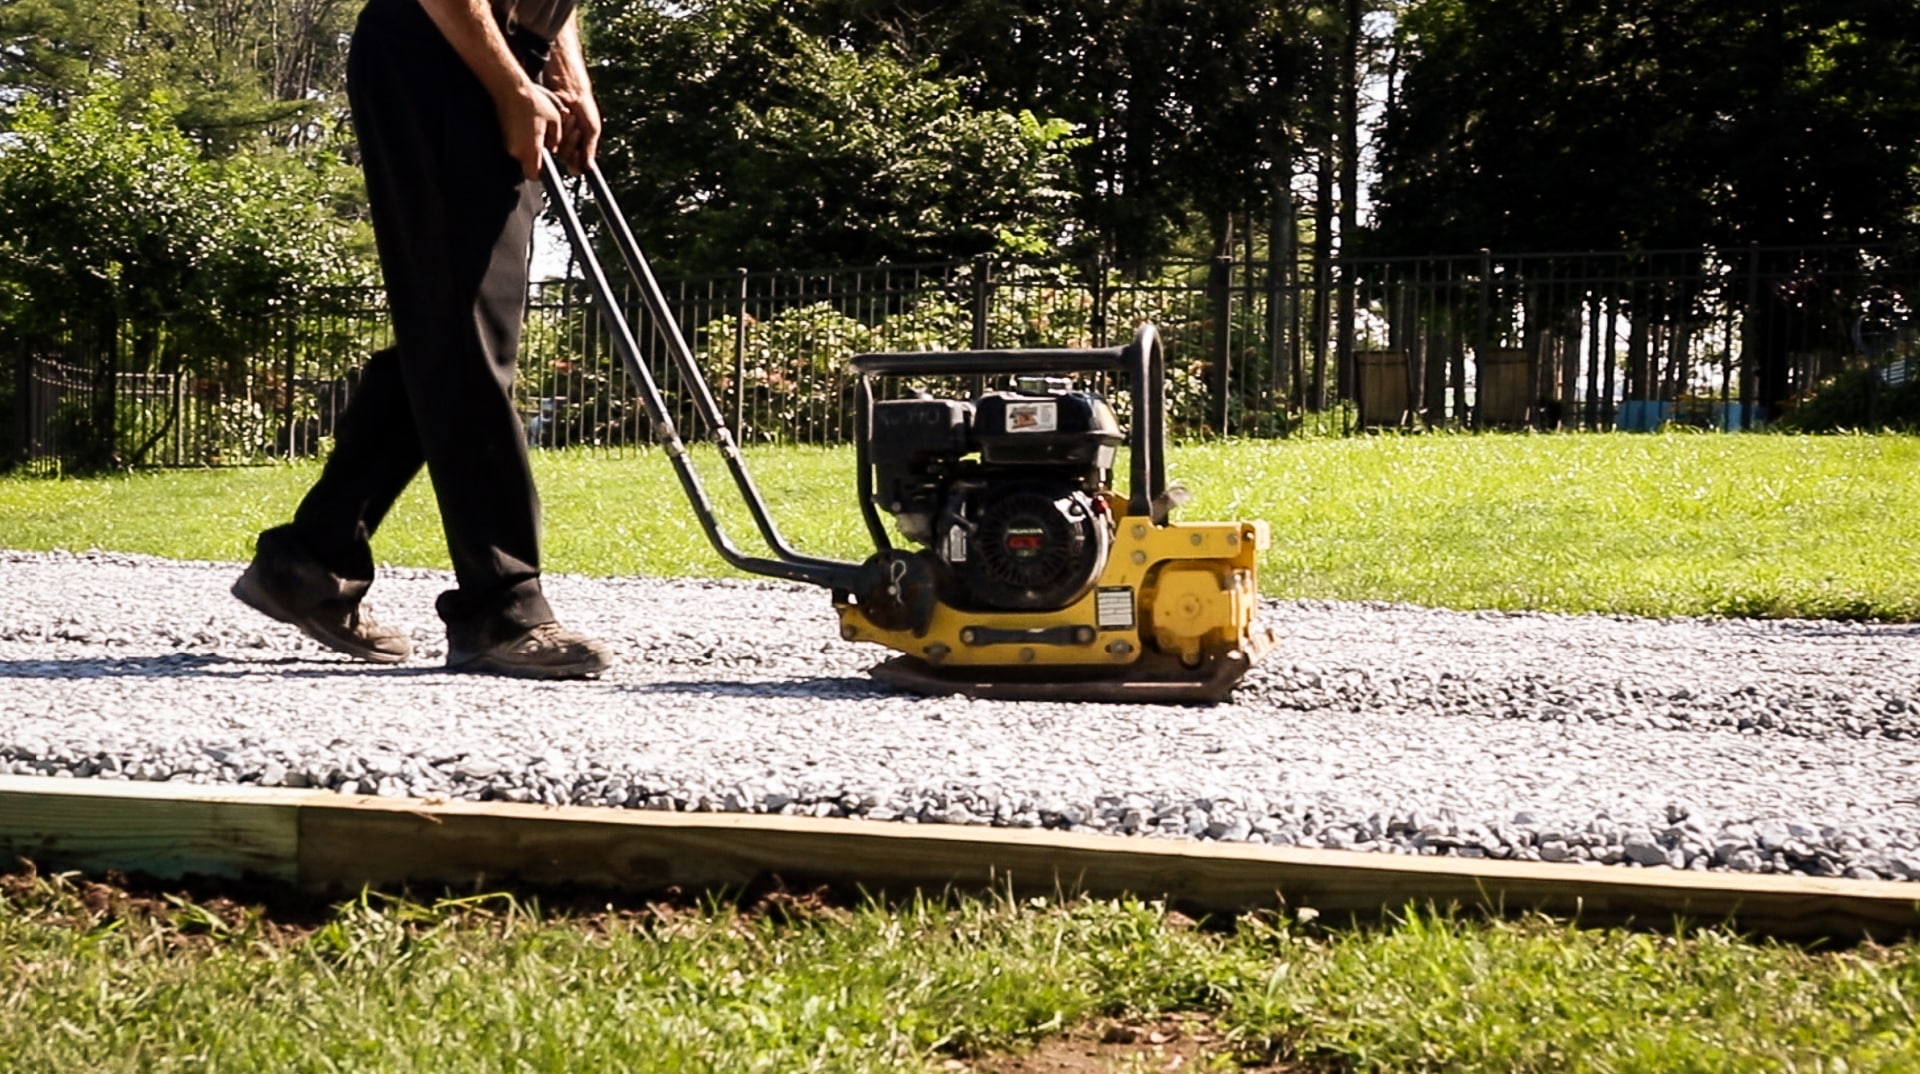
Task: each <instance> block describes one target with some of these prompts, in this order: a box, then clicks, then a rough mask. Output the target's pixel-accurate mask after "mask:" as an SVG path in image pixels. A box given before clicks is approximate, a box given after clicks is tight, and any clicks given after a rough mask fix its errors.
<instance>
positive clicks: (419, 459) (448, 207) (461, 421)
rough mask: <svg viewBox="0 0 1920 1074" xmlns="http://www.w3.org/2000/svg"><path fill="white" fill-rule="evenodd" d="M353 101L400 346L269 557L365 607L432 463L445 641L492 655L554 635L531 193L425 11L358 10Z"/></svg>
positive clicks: (394, 2) (376, 360)
mask: <svg viewBox="0 0 1920 1074" xmlns="http://www.w3.org/2000/svg"><path fill="white" fill-rule="evenodd" d="M542 59H544V57H543V56H542V57H539V58H535V57H533V56H532V55H526V56H523V62H525V63H527V65H528V67H529V69H530V70H536V69H537V64H538V63H539V62H540V60H542ZM347 90H348V97H349V100H350V102H351V104H352V107H353V124H354V131H355V133H356V134H357V136H358V139H359V144H360V154H361V162H362V165H363V167H364V168H365V171H366V178H367V198H368V201H369V202H370V204H371V206H372V210H373V230H374V237H375V240H376V243H377V245H378V247H379V251H380V268H381V272H382V274H383V275H384V277H385V279H386V289H387V301H388V305H389V308H390V311H391V313H392V316H393V332H394V340H395V343H396V345H395V346H394V347H392V348H389V349H387V350H383V351H380V352H379V353H377V354H375V355H374V356H373V357H372V359H371V360H370V361H369V362H368V363H367V365H366V369H365V371H364V372H363V373H362V374H361V377H360V382H359V384H358V385H357V387H356V389H355V392H354V395H353V397H352V401H351V402H350V403H349V405H348V408H347V412H346V414H345V415H344V416H343V417H342V424H341V426H340V427H339V429H338V430H337V432H336V440H335V447H334V450H333V454H332V455H331V456H329V458H328V460H327V464H326V467H325V469H324V470H323V471H322V473H321V476H320V479H319V481H318V482H316V483H315V485H314V487H313V488H312V490H311V491H309V492H308V493H307V496H306V498H305V499H304V500H303V501H302V502H301V504H300V507H299V509H298V510H297V511H296V512H295V513H294V519H293V522H292V524H291V525H290V526H283V527H280V528H279V529H278V530H270V531H268V532H267V533H266V534H263V535H262V538H261V553H262V554H263V555H267V554H272V553H273V552H274V551H275V550H276V549H287V548H289V546H291V548H292V549H293V550H294V554H299V553H300V552H304V553H305V554H307V555H310V556H311V557H313V558H314V559H316V560H317V561H318V562H319V564H320V565H321V566H323V567H325V568H326V569H327V570H328V571H330V572H331V573H332V574H333V575H334V576H335V580H336V582H338V583H339V589H338V592H337V594H335V595H334V597H333V599H340V598H346V599H358V598H359V596H360V595H362V594H364V593H365V591H366V588H367V586H368V585H370V584H371V583H372V581H373V556H372V552H371V550H370V548H369V546H368V541H369V539H370V538H371V537H372V535H373V532H374V531H375V530H376V529H378V528H379V526H380V521H381V519H383V518H384V517H386V514H387V511H388V509H389V508H391V507H392V506H393V502H394V499H395V498H396V497H398V496H399V495H400V492H401V490H403V489H404V488H406V486H407V484H408V482H410V481H411V480H412V479H413V477H414V475H415V474H417V473H418V472H419V470H420V467H421V465H422V464H425V466H426V468H427V474H428V476H429V478H430V479H431V480H432V482H433V491H434V496H435V498H436V499H437V500H438V502H439V507H440V518H441V522H442V525H443V526H444V527H445V529H446V536H447V547H448V550H449V552H450V553H451V555H452V559H453V568H454V575H455V577H456V579H457V582H458V588H457V589H454V590H451V591H449V592H446V593H443V594H442V595H441V597H440V600H439V602H438V610H439V613H440V617H441V618H442V619H443V620H445V622H446V624H447V635H448V639H449V642H450V643H451V644H452V645H453V646H454V647H456V648H467V649H477V648H487V647H491V646H492V645H494V644H497V643H499V642H501V641H506V640H510V639H512V638H514V637H517V636H519V635H520V634H522V633H525V631H526V630H527V629H529V628H530V627H534V626H538V625H539V624H541V623H546V622H551V621H552V620H553V615H552V613H551V611H550V610H549V609H548V607H547V602H546V599H545V597H543V596H542V595H541V591H540V500H539V496H538V494H537V493H536V492H535V491H534V486H533V474H532V471H531V469H530V468H529V465H528V461H527V441H526V431H525V429H524V428H523V426H522V425H521V421H520V415H519V413H518V412H517V411H516V410H515V409H514V406H513V395H512V387H513V376H514V362H515V358H516V355H517V352H518V349H519V345H520V328H521V322H522V319H523V317H524V316H525V312H526V308H525V307H526V291H527V273H528V268H527V254H528V246H529V243H530V242H531V239H532V233H533V217H534V212H535V209H536V206H537V204H538V187H537V184H535V183H530V182H527V181H526V180H525V178H524V177H523V175H522V173H521V171H520V165H519V163H518V162H516V161H515V160H514V159H513V158H512V157H511V156H509V155H508V153H507V151H506V148H505V145H504V144H503V142H502V139H501V133H500V124H499V120H498V119H497V117H496V113H495V111H494V106H493V100H492V98H491V97H489V96H488V95H487V92H486V90H485V89H484V88H483V87H482V86H481V84H480V81H479V80H478V79H477V78H476V77H474V75H473V74H472V72H471V71H469V70H468V69H467V67H466V65H465V64H464V63H463V62H461V60H460V58H459V55H458V54H457V53H455V52H454V51H453V48H452V46H450V45H448V44H447V42H446V39H445V38H443V37H442V36H441V34H440V32H439V30H438V28H436V27H435V26H434V25H433V23H432V21H431V20H430V19H429V18H428V17H427V14H426V12H425V11H423V10H422V9H421V7H420V5H419V4H418V3H416V2H415V0H371V2H370V3H368V5H367V7H366V9H365V10H364V11H362V12H361V15H360V22H359V25H358V27H357V28H356V29H355V31H354V35H353V44H352V49H351V52H350V53H349V55H348V60H347ZM316 596H319V595H316Z"/></svg>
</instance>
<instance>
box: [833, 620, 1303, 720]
mask: <svg viewBox="0 0 1920 1074" xmlns="http://www.w3.org/2000/svg"><path fill="white" fill-rule="evenodd" d="M1272 646H1273V634H1272V632H1271V631H1269V630H1265V629H1260V630H1256V631H1255V632H1254V633H1253V635H1252V636H1251V637H1247V638H1243V639H1242V641H1241V645H1240V647H1239V648H1237V649H1233V650H1230V651H1228V652H1225V653H1221V654H1219V655H1217V656H1214V657H1212V658H1211V659H1209V660H1207V661H1205V662H1203V663H1202V664H1201V665H1200V666H1199V667H1197V668H1188V667H1185V666H1184V665H1182V664H1181V663H1180V662H1179V661H1178V660H1174V659H1171V658H1166V657H1162V658H1159V659H1151V658H1142V659H1141V660H1140V661H1138V662H1137V663H1135V664H1133V665H1131V666H1130V667H1129V668H1127V669H1126V670H1125V671H1122V672H1121V673H1120V674H1118V675H1116V674H1114V672H1113V671H1112V669H1109V668H1088V669H1086V670H1085V671H1078V670H1076V669H1073V668H1065V667H1059V666H1053V667H1034V668H1020V667H1015V668H1005V667H935V666H933V665H931V664H929V663H927V662H926V661H924V660H921V659H919V658H918V657H912V656H896V657H894V658H893V659H891V660H888V661H886V662H885V663H882V664H878V665H876V666H874V667H873V668H872V669H871V670H869V671H868V674H869V675H871V676H873V678H874V680H875V681H877V682H880V683H884V684H885V685H888V686H891V687H894V688H895V689H899V690H905V691H907V692H909V693H915V694H928V695H951V694H958V695H961V696H964V697H978V698H986V699H990V700H995V701H1089V702H1104V703H1111V704H1135V705H1216V704H1219V703H1220V702H1222V701H1226V700H1227V699H1228V698H1229V697H1230V696H1231V695H1232V694H1233V688H1234V686H1235V685H1237V684H1238V683H1239V682H1240V679H1241V677H1242V676H1244V675H1246V673H1247V671H1248V669H1250V668H1252V667H1253V665H1254V663H1255V662H1256V661H1258V660H1259V659H1260V657H1261V656H1262V655H1264V654H1265V653H1266V651H1267V650H1268V649H1270V648H1272Z"/></svg>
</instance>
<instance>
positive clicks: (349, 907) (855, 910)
mask: <svg viewBox="0 0 1920 1074" xmlns="http://www.w3.org/2000/svg"><path fill="white" fill-rule="evenodd" d="M1220 924H1221V925H1222V926H1223V927H1220V928H1208V929H1198V928H1195V927H1194V926H1193V924H1192V923H1191V922H1188V921H1185V920H1184V919H1181V918H1179V917H1177V916H1174V915H1168V914H1167V913H1165V912H1164V910H1163V909H1162V908H1160V907H1159V906H1157V905H1154V904H1151V903H1143V902H1138V901H1132V900H1124V901H1115V902H1105V901H1089V900H1014V899H1011V898H988V899H975V898H955V899H925V898H921V899H914V900H909V901H906V902H902V903H897V904H891V905H888V904H880V903H874V902H869V903H864V904H861V905H857V906H853V907H850V908H840V907H835V906H831V905H821V904H815V903H807V902H803V903H798V904H786V905H785V906H784V908H780V909H775V910H773V911H770V912H760V913H745V912H742V911H740V910H738V909H736V908H734V907H733V906H732V905H730V904H726V903H713V904H709V905H707V906H705V907H701V908H691V909H688V908H683V909H677V910H670V911H664V912H640V913H624V914H595V915H593V916H591V917H582V916H579V914H578V912H574V913H570V914H553V913H543V912H541V911H540V910H539V909H538V908H537V906H533V905H529V904H525V903H520V902H516V901H514V900H513V899H511V898H508V897H505V896H485V897H473V898H467V899H459V900H452V901H445V902H432V903H426V904H421V903H414V902H406V901H396V900H391V899H384V898H378V897H368V898H362V899H357V900H354V901H351V902H349V903H346V904H344V905H342V906H341V907H339V908H337V909H336V910H335V911H334V912H333V913H332V914H331V915H328V916H326V917H324V918H323V919H322V920H320V921H318V922H317V923H316V924H315V925H314V926H313V927H312V928H311V929H310V930H309V931H306V932H304V933H300V934H295V935H288V934H285V933H278V932H276V931H275V930H273V929H271V928H269V927H268V925H267V923H266V921H265V919H263V918H262V917H261V916H260V915H259V914H258V912H256V911H252V910H249V909H247V908H245V907H234V906H227V905H222V906H219V907H214V908H209V907H207V906H203V905H200V904H197V903H194V902H192V901H190V900H186V899H174V900H173V901H172V902H171V903H170V904H163V905H162V906H160V908H159V910H158V911H156V910H154V909H153V908H152V907H151V906H149V907H146V908H129V907H126V906H116V905H114V903H113V901H112V899H111V898H109V899H106V900H103V899H102V898H101V897H100V891H99V889H95V890H94V891H93V892H92V896H91V898H87V897H83V893H82V891H81V889H79V888H77V887H76V886H75V885H74V884H72V883H71V882H69V881H66V880H64V879H59V878H54V879H39V880H33V881H22V880H18V879H16V880H14V881H12V882H10V883H9V884H8V885H7V887H6V888H5V889H4V890H3V891H0V1070H8V1071H12V1070H21V1071H27V1070H34V1071H39V1070H87V1071H109V1072H110V1071H154V1070H174V1069H191V1070H195V1071H262V1070H272V1071H334V1070H345V1069H351V1070H354V1071H357V1072H366V1074H380V1072H389V1071H391V1072H414V1071H419V1072H434V1074H460V1072H465V1071H474V1072H493V1071H502V1070H516V1071H530V1072H531V1071H556V1072H560V1071H565V1072H574V1071H581V1070H619V1071H631V1072H648V1071H712V1072H727V1074H731V1072H734V1071H768V1072H786V1071H822V1072H839V1071H849V1072H852V1071H901V1070H930V1071H938V1070H944V1069H952V1068H951V1067H949V1066H948V1063H949V1061H950V1059H951V1057H954V1056H966V1057H969V1058H972V1057H978V1056H979V1055H981V1054H982V1053H987V1052H994V1051H1000V1050H1009V1049H1011V1050H1018V1049H1020V1048H1023V1047H1025V1046H1027V1045H1028V1044H1029V1043H1031V1042H1032V1041H1034V1040H1036V1039H1038V1038H1041V1037H1045V1036H1047V1035H1050V1034H1053V1033H1057V1032H1060V1031H1062V1030H1063V1029H1065V1028H1067V1027H1070V1026H1074V1025H1077V1024H1084V1023H1086V1022H1089V1021H1092V1020H1097V1019H1103V1018H1121V1019H1150V1018H1153V1017H1155V1016H1158V1015H1162V1014H1165V1013H1167V1012H1172V1011H1188V1012H1206V1013H1210V1014H1212V1015H1214V1016H1215V1022H1214V1025H1215V1027H1216V1028H1217V1029H1218V1030H1219V1031H1220V1032H1221V1034H1222V1036H1223V1038H1224V1042H1225V1045H1226V1047H1224V1048H1223V1049H1222V1050H1221V1053H1220V1055H1219V1056H1218V1058H1220V1059H1222V1060H1238V1061H1264V1060H1268V1059H1284V1060H1292V1061H1302V1062H1305V1063H1306V1064H1308V1067H1307V1068H1306V1069H1324V1070H1328V1071H1333V1070H1352V1071H1412V1070H1436V1071H1437V1070H1459V1071H1503V1072H1506V1071H1513V1072H1543V1074H1544V1072H1559V1071H1595V1072H1598V1071H1633V1072H1642V1071H1725V1070H1739V1071H1802V1070H1805V1071H1813V1070H1834V1071H1837V1070H1847V1071H1850V1072H1865V1071H1905V1070H1911V1069H1914V1064H1915V1062H1916V1061H1917V1060H1920V1035H1917V1034H1916V1026H1915V1019H1914V1013H1913V1008H1912V1003H1913V1001H1914V997H1915V995H1916V991H1920V959H1916V957H1915V950H1914V948H1913V947H1912V945H1910V944H1903V945H1901V946H1898V947H1894V948H1890V949H1888V948H1873V947H1864V948H1859V949H1855V950H1851V951H1840V952H1826V953H1822V952H1817V951H1807V950H1803V949H1799V948H1794V947H1790V946H1781V945H1775V944H1770V943H1755V942H1750V941H1746V940H1742V939H1740V938H1738V937H1736V936H1733V935H1732V934H1729V933H1727V932H1725V931H1722V930H1718V929H1706V930H1694V931H1673V932H1667V933H1655V932H1625V931H1619V930H1611V929H1607V930H1600V929H1581V928H1577V927H1573V926H1569V925H1564V924H1555V923H1552V922H1548V921H1544V920H1538V919H1530V920H1523V921H1517V922H1504V923H1489V922H1486V921H1483V920H1480V919H1479V918H1477V917H1472V916H1462V915H1454V914H1435V913H1430V912H1419V913H1409V914H1406V915H1403V916H1402V917H1401V918H1399V919H1398V920H1396V921H1394V922H1391V923H1388V924H1386V925H1385V926H1381V927H1363V928H1334V929H1320V928H1316V927H1303V926H1300V925H1298V924H1297V923H1294V922H1291V921H1290V920H1289V919H1286V918H1281V917H1275V916H1273V915H1253V916H1249V917H1246V918H1243V919H1241V920H1239V921H1238V922H1221V923H1220ZM1156 1069H1158V1068H1156Z"/></svg>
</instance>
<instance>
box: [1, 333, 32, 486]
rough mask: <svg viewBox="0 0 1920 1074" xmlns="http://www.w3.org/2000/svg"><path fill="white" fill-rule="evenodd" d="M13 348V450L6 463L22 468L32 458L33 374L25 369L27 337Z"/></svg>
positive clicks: (10, 437) (18, 341)
mask: <svg viewBox="0 0 1920 1074" xmlns="http://www.w3.org/2000/svg"><path fill="white" fill-rule="evenodd" d="M15 343H16V344H17V346H15V347H14V348H13V352H14V353H13V430H12V433H13V435H11V436H9V437H8V438H7V439H8V440H10V441H12V446H13V450H12V452H11V453H10V456H9V458H8V460H7V461H8V462H9V463H10V464H11V465H14V466H24V465H26V464H27V463H28V462H30V461H31V460H32V458H33V424H32V422H33V372H32V371H31V370H30V369H28V368H27V337H26V336H21V337H20V338H19V339H18V340H16V341H15Z"/></svg>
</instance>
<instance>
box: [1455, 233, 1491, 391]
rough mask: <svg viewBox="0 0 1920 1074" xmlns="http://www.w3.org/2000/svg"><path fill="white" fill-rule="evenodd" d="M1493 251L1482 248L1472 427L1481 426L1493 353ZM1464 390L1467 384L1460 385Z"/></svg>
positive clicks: (1474, 348)
mask: <svg viewBox="0 0 1920 1074" xmlns="http://www.w3.org/2000/svg"><path fill="white" fill-rule="evenodd" d="M1492 331H1493V251H1491V250H1489V249H1487V248H1486V247H1484V246H1482V247H1481V248H1480V316H1479V320H1478V323H1477V324H1476V325H1475V326H1474V331H1473V385H1474V387H1473V406H1472V407H1470V408H1469V409H1468V413H1469V414H1470V415H1471V419H1470V420H1469V421H1468V423H1467V427H1468V428H1470V429H1478V428H1480V389H1481V387H1482V385H1481V380H1482V374H1484V373H1485V371H1486V361H1487V356H1488V355H1490V354H1492V353H1493V335H1492ZM1460 388H1461V390H1462V391H1465V390H1466V385H1464V384H1463V385H1461V386H1460Z"/></svg>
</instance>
